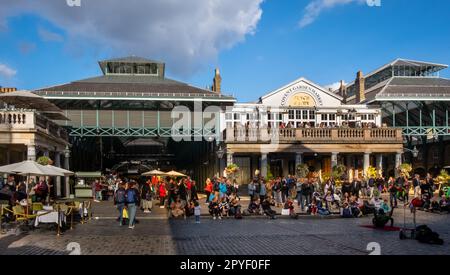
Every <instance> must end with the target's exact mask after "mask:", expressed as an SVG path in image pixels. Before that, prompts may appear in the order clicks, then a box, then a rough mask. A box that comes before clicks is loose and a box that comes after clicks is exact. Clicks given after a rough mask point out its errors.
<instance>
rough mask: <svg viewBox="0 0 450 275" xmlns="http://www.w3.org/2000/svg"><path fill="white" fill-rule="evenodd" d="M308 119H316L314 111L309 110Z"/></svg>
mask: <svg viewBox="0 0 450 275" xmlns="http://www.w3.org/2000/svg"><path fill="white" fill-rule="evenodd" d="M309 119H311V120H313V119H316V111H313V110H311V111H309Z"/></svg>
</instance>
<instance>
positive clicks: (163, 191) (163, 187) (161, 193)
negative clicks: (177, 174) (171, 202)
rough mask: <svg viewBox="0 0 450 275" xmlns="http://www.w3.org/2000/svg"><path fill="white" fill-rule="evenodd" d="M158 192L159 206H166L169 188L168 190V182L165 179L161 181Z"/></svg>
mask: <svg viewBox="0 0 450 275" xmlns="http://www.w3.org/2000/svg"><path fill="white" fill-rule="evenodd" d="M158 189H159V190H158V193H159V208H164V202H165V200H166V196H167V190H166V182H165V181H164V180H162V181H161V183H160V184H159V187H158Z"/></svg>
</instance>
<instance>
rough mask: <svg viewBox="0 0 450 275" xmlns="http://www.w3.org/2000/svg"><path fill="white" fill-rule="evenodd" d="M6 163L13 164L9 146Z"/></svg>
mask: <svg viewBox="0 0 450 275" xmlns="http://www.w3.org/2000/svg"><path fill="white" fill-rule="evenodd" d="M6 164H11V151H10V150H9V147H8V148H6Z"/></svg>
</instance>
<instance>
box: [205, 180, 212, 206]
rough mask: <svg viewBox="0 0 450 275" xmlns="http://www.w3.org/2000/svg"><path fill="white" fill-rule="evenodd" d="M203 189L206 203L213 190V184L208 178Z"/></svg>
mask: <svg viewBox="0 0 450 275" xmlns="http://www.w3.org/2000/svg"><path fill="white" fill-rule="evenodd" d="M204 190H205V193H206V203H209V196H211V192H212V191H213V184H212V182H211V179H210V178H207V179H206V186H205V189H204Z"/></svg>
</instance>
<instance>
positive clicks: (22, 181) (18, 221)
mask: <svg viewBox="0 0 450 275" xmlns="http://www.w3.org/2000/svg"><path fill="white" fill-rule="evenodd" d="M0 173H3V174H7V175H8V177H7V180H6V181H5V182H2V183H1V186H0V187H1V188H0V209H1V212H0V214H1V215H0V216H1V222H0V231H1V233H2V234H6V233H8V231H13V232H17V231H18V230H21V231H27V230H35V229H36V228H41V227H43V226H44V225H45V226H47V225H50V226H51V228H52V229H53V230H54V231H55V232H56V235H57V236H59V235H61V234H62V232H63V231H65V230H67V229H74V224H75V223H81V224H84V223H86V222H87V221H88V220H89V219H91V218H92V204H91V199H92V198H66V199H64V198H63V199H57V198H50V194H49V193H50V192H49V189H50V186H49V178H50V177H55V176H71V175H74V173H73V172H71V171H68V170H65V169H62V168H59V167H55V166H52V165H41V164H39V163H37V162H35V161H30V160H29V161H23V162H19V163H15V164H11V165H6V166H2V167H0ZM36 178H38V180H36ZM16 180H17V181H18V183H17V182H16Z"/></svg>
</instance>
